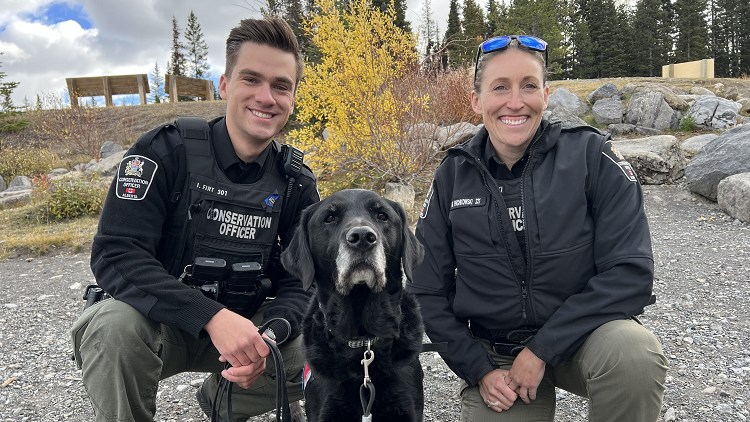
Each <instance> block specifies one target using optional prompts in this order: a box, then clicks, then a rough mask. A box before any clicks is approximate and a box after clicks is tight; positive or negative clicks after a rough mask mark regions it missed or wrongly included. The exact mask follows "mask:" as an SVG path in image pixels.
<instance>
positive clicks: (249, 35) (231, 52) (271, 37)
mask: <svg viewBox="0 0 750 422" xmlns="http://www.w3.org/2000/svg"><path fill="white" fill-rule="evenodd" d="M246 42H254V43H257V44H262V45H267V46H269V47H274V48H278V49H279V50H282V51H286V52H288V53H292V54H294V60H295V62H296V71H297V80H296V81H295V87H296V86H297V84H298V83H299V81H300V79H302V73H303V72H304V70H305V62H304V61H303V59H302V52H301V51H300V48H299V43H298V42H297V37H295V36H294V31H292V28H291V27H290V26H289V24H288V23H286V21H284V20H283V19H280V18H276V17H269V16H266V17H264V18H263V19H243V20H242V21H240V24H239V25H238V26H236V27H234V28H232V30H231V31H230V32H229V36H228V37H227V51H226V64H225V68H224V76H226V77H227V78H231V76H232V70H233V69H234V65H235V64H236V63H237V54H238V52H239V50H240V47H242V44H243V43H246Z"/></svg>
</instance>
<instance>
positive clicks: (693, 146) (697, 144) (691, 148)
mask: <svg viewBox="0 0 750 422" xmlns="http://www.w3.org/2000/svg"><path fill="white" fill-rule="evenodd" d="M718 137H719V135H717V134H715V133H707V134H705V135H698V136H693V137H692V138H688V139H685V140H684V141H682V144H681V145H680V148H682V151H684V152H685V156H687V157H688V158H690V157H693V156H694V155H695V154H697V153H698V151H700V150H701V148H703V147H704V146H706V144H707V143H709V142H711V141H713V140H714V139H716V138H718Z"/></svg>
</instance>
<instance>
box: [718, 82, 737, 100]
mask: <svg viewBox="0 0 750 422" xmlns="http://www.w3.org/2000/svg"><path fill="white" fill-rule="evenodd" d="M714 92H715V93H716V95H717V96H719V97H721V98H726V99H727V100H730V101H737V99H739V98H740V91H739V90H738V89H737V88H735V87H733V86H726V85H724V84H723V83H721V82H719V83H717V84H715V85H714Z"/></svg>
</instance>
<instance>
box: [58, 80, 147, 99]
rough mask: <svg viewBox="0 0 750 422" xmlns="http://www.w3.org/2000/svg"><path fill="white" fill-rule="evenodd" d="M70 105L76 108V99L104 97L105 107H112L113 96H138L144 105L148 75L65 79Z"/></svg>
mask: <svg viewBox="0 0 750 422" xmlns="http://www.w3.org/2000/svg"><path fill="white" fill-rule="evenodd" d="M65 81H66V82H67V83H68V92H69V93H70V105H71V106H72V107H78V97H96V96H101V95H103V96H104V103H105V105H106V106H107V107H111V106H114V103H113V102H112V96H113V95H128V94H138V96H139V97H140V99H141V104H146V94H148V93H149V92H150V91H149V88H148V75H146V74H142V75H119V76H91V77H87V78H66V79H65Z"/></svg>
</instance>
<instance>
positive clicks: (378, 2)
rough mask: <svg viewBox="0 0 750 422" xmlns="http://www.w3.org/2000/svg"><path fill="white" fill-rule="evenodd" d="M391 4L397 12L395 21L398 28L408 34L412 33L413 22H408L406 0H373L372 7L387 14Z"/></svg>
mask: <svg viewBox="0 0 750 422" xmlns="http://www.w3.org/2000/svg"><path fill="white" fill-rule="evenodd" d="M391 3H393V9H394V10H395V11H396V20H395V21H394V23H395V24H396V26H397V27H399V28H401V29H403V30H404V31H405V32H407V33H408V32H411V22H409V21H407V20H406V0H372V7H374V8H376V9H378V10H380V11H381V12H384V13H385V12H387V11H388V7H390V5H391Z"/></svg>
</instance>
